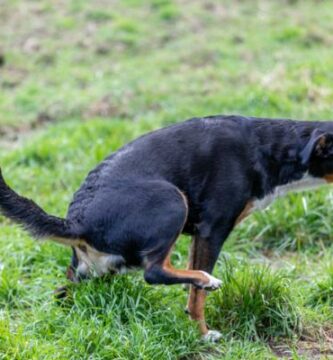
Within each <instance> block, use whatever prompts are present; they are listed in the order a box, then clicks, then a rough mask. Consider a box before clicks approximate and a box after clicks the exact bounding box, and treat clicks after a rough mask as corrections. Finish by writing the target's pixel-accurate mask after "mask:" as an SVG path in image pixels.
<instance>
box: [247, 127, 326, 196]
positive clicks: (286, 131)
mask: <svg viewBox="0 0 333 360" xmlns="http://www.w3.org/2000/svg"><path fill="white" fill-rule="evenodd" d="M315 129H319V130H321V131H323V132H333V123H332V122H306V121H279V120H274V121H269V120H268V121H267V120H264V121H260V120H259V121H257V122H256V123H255V133H256V136H257V146H258V148H259V152H258V158H257V159H256V161H255V164H254V167H255V169H256V173H257V174H258V177H257V180H256V181H255V183H254V189H253V192H254V194H255V195H256V196H257V197H258V198H262V197H264V196H266V195H267V194H271V193H275V192H276V189H277V190H279V189H286V188H289V191H293V190H295V189H298V188H300V189H302V188H304V187H305V188H307V187H308V185H310V186H312V185H320V184H323V183H325V181H324V180H323V179H322V178H316V177H315V176H313V174H311V169H310V168H309V166H308V165H307V164H302V162H301V160H300V157H301V152H302V150H303V149H304V147H305V146H306V144H307V143H308V142H309V140H310V137H311V134H312V132H313V131H314V130H315ZM312 180H313V181H312ZM298 185H302V186H298ZM303 185H304V187H303Z"/></svg>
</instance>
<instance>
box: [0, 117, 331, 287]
mask: <svg viewBox="0 0 333 360" xmlns="http://www.w3.org/2000/svg"><path fill="white" fill-rule="evenodd" d="M332 133H333V123H331V122H305V121H292V120H270V119H258V118H245V117H241V116H211V117H206V118H200V119H191V120H188V121H186V122H183V123H180V124H177V125H173V126H170V127H167V128H164V129H161V130H158V131H155V132H152V133H149V134H147V135H145V136H142V137H140V138H138V139H137V140H135V141H133V142H131V143H129V144H127V145H125V146H124V147H123V148H121V149H120V150H119V151H117V152H116V153H114V154H112V155H111V156H109V157H108V158H106V159H105V160H104V161H103V162H102V163H101V164H100V165H98V166H97V167H96V169H94V170H93V171H91V172H90V174H89V175H88V177H87V178H86V180H85V181H84V183H83V185H82V186H81V188H80V189H79V190H78V191H77V192H76V193H75V195H74V199H73V201H72V203H71V204H70V207H69V210H68V215H67V218H66V219H59V218H56V217H53V216H50V215H47V214H46V213H45V212H44V211H43V210H42V209H40V208H39V207H38V206H37V205H36V204H35V203H33V202H32V201H30V200H27V199H25V198H22V197H20V196H18V195H17V194H16V193H15V192H13V191H12V190H11V189H9V188H8V186H7V185H6V184H5V182H4V181H3V179H2V177H1V179H0V208H1V211H2V213H3V214H4V215H5V216H8V217H9V218H11V219H13V220H15V221H17V222H19V223H21V224H23V226H24V227H25V228H26V229H27V230H29V231H30V232H31V233H32V234H33V235H35V236H39V237H41V236H42V237H45V236H51V237H54V236H56V237H65V238H78V237H79V238H81V239H85V241H86V242H87V243H88V244H89V245H91V246H92V247H94V248H95V249H97V250H99V251H103V252H105V253H110V254H117V255H122V256H123V257H124V259H125V261H126V264H127V265H128V266H137V265H143V264H147V263H149V264H151V266H150V269H153V268H154V269H155V271H154V274H153V273H152V272H150V273H149V272H148V273H146V278H147V280H148V281H150V282H154V283H155V282H158V281H159V280H158V279H157V278H156V277H160V278H161V277H163V276H164V275H163V276H162V275H161V274H159V271H160V269H158V271H156V267H154V266H155V264H160V263H161V262H162V261H163V259H164V258H165V257H166V255H167V254H168V252H169V251H170V248H171V247H172V245H173V243H174V242H175V240H176V238H177V236H178V235H179V233H181V232H186V233H189V234H192V235H196V236H198V237H199V238H200V239H202V244H203V246H204V248H205V249H206V250H205V252H206V254H207V255H206V256H207V259H209V261H208V260H207V261H206V262H205V263H206V265H205V266H204V268H203V269H201V270H205V271H209V272H211V271H212V269H213V266H214V264H215V261H216V259H217V256H218V254H219V251H220V249H221V246H222V244H223V242H224V241H225V239H226V238H227V236H228V234H229V233H230V231H231V230H232V229H233V227H234V224H235V221H236V219H237V218H238V216H239V214H240V213H241V212H242V210H243V209H244V207H245V205H246V204H247V203H248V202H249V201H252V200H254V199H260V198H263V197H264V196H265V195H267V194H268V193H270V192H272V191H273V190H274V188H275V187H276V186H279V185H284V184H287V183H289V182H291V181H295V180H299V179H301V178H302V176H303V175H304V174H305V173H306V172H308V173H309V174H310V175H312V176H314V177H324V176H326V175H329V174H333V146H332V141H331V140H332ZM182 194H184V196H185V198H186V200H187V204H186V202H185V201H184V197H183V195H182ZM187 207H188V209H187ZM145 266H147V265H145ZM160 280H161V279H160ZM169 280H170V279H168V280H165V282H167V283H170V281H169ZM161 281H162V280H161ZM176 281H177V280H176V279H173V282H176ZM171 282H172V281H171Z"/></svg>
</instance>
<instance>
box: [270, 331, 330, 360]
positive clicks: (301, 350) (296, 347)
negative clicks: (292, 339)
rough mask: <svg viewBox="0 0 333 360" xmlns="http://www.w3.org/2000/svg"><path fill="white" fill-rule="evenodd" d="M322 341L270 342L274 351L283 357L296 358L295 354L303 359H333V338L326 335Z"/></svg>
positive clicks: (279, 356)
mask: <svg viewBox="0 0 333 360" xmlns="http://www.w3.org/2000/svg"><path fill="white" fill-rule="evenodd" d="M321 340H322V341H315V340H299V341H297V343H296V344H289V343H275V342H273V341H272V342H270V343H269V346H270V348H271V350H272V352H273V353H274V354H275V355H276V356H277V357H278V358H283V359H294V358H295V357H294V356H295V355H298V356H301V357H302V359H309V360H310V359H311V360H315V359H323V358H325V359H326V358H327V359H333V339H332V338H331V337H325V336H324V338H323V339H321Z"/></svg>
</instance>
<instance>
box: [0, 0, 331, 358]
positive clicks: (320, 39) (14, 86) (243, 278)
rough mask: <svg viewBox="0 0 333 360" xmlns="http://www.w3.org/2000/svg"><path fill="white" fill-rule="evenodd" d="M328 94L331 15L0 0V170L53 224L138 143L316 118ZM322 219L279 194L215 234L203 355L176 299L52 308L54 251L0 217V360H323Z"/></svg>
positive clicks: (168, 293)
mask: <svg viewBox="0 0 333 360" xmlns="http://www.w3.org/2000/svg"><path fill="white" fill-rule="evenodd" d="M332 84H333V4H332V2H331V1H324V0H323V1H320V0H305V1H297V0H289V1H288V0H283V1H269V0H258V1H255V0H242V1H241V0H237V1H228V0H220V1H211V0H207V1H199V0H147V1H139V0H122V1H120V0H119V1H115V0H109V1H107V0H95V1H85V0H57V1H55V0H54V1H51V0H31V1H27V0H26V1H19V0H0V154H1V155H0V157H1V167H2V170H3V173H4V176H5V178H6V179H7V180H8V182H9V184H10V185H11V186H13V187H14V188H15V189H16V190H17V191H18V192H19V193H21V194H24V195H25V196H27V197H29V198H32V199H34V200H35V201H36V202H37V203H38V204H40V205H41V206H42V207H43V208H44V209H45V210H46V211H48V212H50V213H52V214H55V215H58V216H65V214H66V211H67V206H68V203H69V202H70V200H71V198H72V194H73V192H74V191H75V190H76V189H77V188H78V187H79V185H80V183H81V182H82V181H83V179H84V178H85V176H86V174H87V173H88V171H89V170H91V169H92V168H93V167H94V166H95V165H96V164H97V163H98V162H100V161H101V160H102V159H103V158H104V157H106V156H107V155H108V154H109V153H110V152H111V151H115V150H117V149H118V148H119V147H121V146H122V145H123V144H124V143H126V142H128V141H130V140H132V139H134V138H136V137H137V136H139V135H141V134H143V133H146V132H148V131H151V130H154V129H157V128H159V127H162V126H164V125H168V124H171V123H175V122H178V121H183V120H185V119H188V118H191V117H200V116H206V115H213V114H231V113H232V114H241V115H245V116H262V117H278V118H294V119H308V120H314V119H318V120H324V119H332V118H333V111H332V110H333V106H332V104H333V86H332ZM332 205H333V193H332V190H330V189H327V188H326V189H321V190H319V191H311V192H308V193H301V194H293V195H290V196H288V197H287V198H285V199H283V200H278V201H277V202H276V203H275V205H274V206H272V208H271V209H270V210H269V211H266V212H262V213H257V214H254V215H253V216H251V217H250V218H249V219H247V220H246V221H245V222H244V223H243V224H242V225H241V226H240V227H238V228H237V229H236V230H235V231H234V232H233V234H232V236H231V238H230V239H229V240H228V242H227V243H226V246H225V248H224V253H223V254H222V256H221V260H220V262H219V264H218V266H217V269H216V275H217V276H218V277H220V278H222V279H223V280H224V284H225V285H224V287H223V289H222V291H221V292H217V293H214V294H212V295H211V296H210V297H209V299H211V300H209V303H208V310H207V314H208V321H209V323H211V324H212V325H214V328H216V329H219V330H221V331H222V332H223V334H224V335H225V338H224V339H223V340H222V343H221V344H220V345H218V346H217V345H216V346H214V347H211V346H209V345H204V344H202V343H201V342H200V341H199V340H198V334H197V332H196V329H195V327H193V325H192V324H190V323H189V322H188V320H187V318H186V316H185V315H184V314H183V307H184V305H185V302H186V300H185V298H186V295H185V292H183V291H182V290H181V289H180V288H179V287H168V288H167V287H165V288H162V287H157V288H151V287H147V286H146V285H145V284H144V282H143V280H142V276H141V275H140V274H139V275H138V276H130V277H121V278H119V279H117V280H116V281H115V282H112V284H110V283H105V282H98V281H97V282H90V283H85V284H81V285H80V286H79V287H77V288H73V292H72V294H71V297H70V299H69V300H68V301H67V302H66V303H65V304H62V305H64V306H59V305H58V304H57V303H55V302H54V301H53V299H52V291H53V289H54V288H55V287H56V286H58V285H62V283H64V281H65V280H64V273H65V270H66V267H67V265H68V263H69V257H70V251H69V250H68V249H64V248H62V247H60V246H58V245H55V244H51V243H46V244H41V243H36V242H35V241H33V240H32V239H31V238H30V237H29V236H28V235H27V234H25V233H24V232H23V231H21V230H20V229H19V228H18V227H15V226H13V225H11V224H10V223H9V222H8V221H7V220H5V219H3V218H1V219H0V226H1V228H0V359H83V358H88V357H89V356H90V357H89V358H91V359H159V360H161V359H176V358H177V359H178V358H179V359H222V358H226V359H271V358H272V359H273V358H274V359H276V358H281V357H283V356H285V358H291V356H293V358H295V359H299V358H302V359H303V358H309V359H315V358H324V357H321V356H333V341H332V338H333V336H332V334H333V317H332V313H333V311H332V310H333V263H332V260H331V259H332V255H333V249H332V247H331V244H332V223H333V214H332ZM189 241H190V240H189V239H188V238H186V237H182V238H181V240H180V241H179V242H178V243H177V248H176V249H175V253H174V255H173V262H174V263H175V264H176V266H179V267H180V266H182V267H183V266H185V265H186V261H187V248H188V245H189ZM161 304H162V306H161ZM88 355H89V356H88ZM288 356H289V357H288ZM316 356H317V357H316ZM327 358H328V357H327Z"/></svg>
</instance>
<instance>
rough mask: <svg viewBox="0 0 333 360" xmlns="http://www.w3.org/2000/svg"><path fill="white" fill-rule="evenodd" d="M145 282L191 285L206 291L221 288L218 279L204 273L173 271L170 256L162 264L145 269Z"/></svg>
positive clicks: (197, 271) (198, 271)
mask: <svg viewBox="0 0 333 360" xmlns="http://www.w3.org/2000/svg"><path fill="white" fill-rule="evenodd" d="M148 263H149V262H148ZM145 280H146V281H147V282H148V283H149V284H164V285H172V284H192V285H193V286H194V287H196V288H199V289H206V290H216V289H218V288H219V287H220V286H221V281H220V280H219V279H216V278H215V277H214V276H211V275H210V274H208V273H207V272H205V271H200V270H178V269H175V268H174V267H173V266H172V265H171V262H170V254H168V255H167V257H166V258H165V259H164V261H163V262H162V263H155V264H153V265H148V266H147V267H146V270H145Z"/></svg>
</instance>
